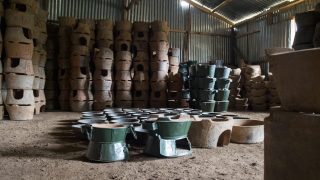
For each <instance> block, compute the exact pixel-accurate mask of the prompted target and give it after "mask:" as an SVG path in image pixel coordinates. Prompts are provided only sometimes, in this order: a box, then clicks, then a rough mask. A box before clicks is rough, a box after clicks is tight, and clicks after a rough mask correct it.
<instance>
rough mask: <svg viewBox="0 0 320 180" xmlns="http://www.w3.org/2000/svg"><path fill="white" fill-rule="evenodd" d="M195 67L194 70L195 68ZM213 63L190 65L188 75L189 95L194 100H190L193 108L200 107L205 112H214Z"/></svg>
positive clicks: (214, 79) (214, 67) (214, 80)
mask: <svg viewBox="0 0 320 180" xmlns="http://www.w3.org/2000/svg"><path fill="white" fill-rule="evenodd" d="M195 69H196V70H195ZM215 69H216V66H215V65H210V64H198V65H197V66H196V68H195V66H193V67H192V71H191V72H190V75H191V76H192V77H191V79H190V82H191V96H192V97H193V99H195V100H196V101H194V100H193V101H192V104H193V107H194V108H199V107H200V108H201V110H202V111H205V112H214V110H215V109H214V107H215V101H214V97H215V89H214V87H215V83H216V78H214V75H215Z"/></svg>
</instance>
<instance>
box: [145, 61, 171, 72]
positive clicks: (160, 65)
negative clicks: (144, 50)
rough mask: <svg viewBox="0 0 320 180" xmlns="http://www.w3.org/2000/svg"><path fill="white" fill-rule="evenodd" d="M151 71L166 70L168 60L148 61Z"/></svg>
mask: <svg viewBox="0 0 320 180" xmlns="http://www.w3.org/2000/svg"><path fill="white" fill-rule="evenodd" d="M150 67H151V71H153V72H154V71H164V72H168V70H169V63H168V61H152V62H151V63H150Z"/></svg>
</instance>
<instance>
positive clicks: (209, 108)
mask: <svg viewBox="0 0 320 180" xmlns="http://www.w3.org/2000/svg"><path fill="white" fill-rule="evenodd" d="M215 105H216V102H215V101H209V102H200V107H201V110H202V111H204V112H214V107H215Z"/></svg>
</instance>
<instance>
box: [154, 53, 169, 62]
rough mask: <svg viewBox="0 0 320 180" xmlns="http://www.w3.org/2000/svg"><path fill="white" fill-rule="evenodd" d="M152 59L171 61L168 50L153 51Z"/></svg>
mask: <svg viewBox="0 0 320 180" xmlns="http://www.w3.org/2000/svg"><path fill="white" fill-rule="evenodd" d="M151 61H167V62H169V56H168V53H167V51H156V52H152V53H151Z"/></svg>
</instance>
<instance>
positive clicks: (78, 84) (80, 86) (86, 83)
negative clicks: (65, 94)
mask: <svg viewBox="0 0 320 180" xmlns="http://www.w3.org/2000/svg"><path fill="white" fill-rule="evenodd" d="M91 85H92V81H90V80H89V79H70V87H71V89H72V90H85V89H87V90H88V89H91Z"/></svg>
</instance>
